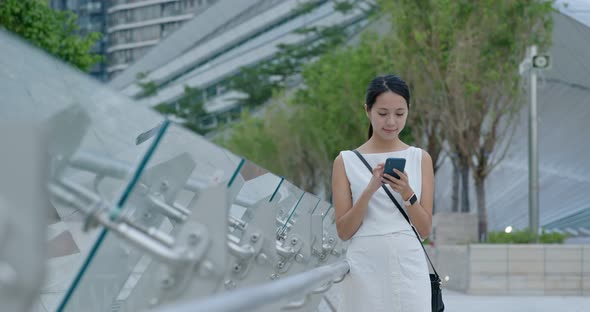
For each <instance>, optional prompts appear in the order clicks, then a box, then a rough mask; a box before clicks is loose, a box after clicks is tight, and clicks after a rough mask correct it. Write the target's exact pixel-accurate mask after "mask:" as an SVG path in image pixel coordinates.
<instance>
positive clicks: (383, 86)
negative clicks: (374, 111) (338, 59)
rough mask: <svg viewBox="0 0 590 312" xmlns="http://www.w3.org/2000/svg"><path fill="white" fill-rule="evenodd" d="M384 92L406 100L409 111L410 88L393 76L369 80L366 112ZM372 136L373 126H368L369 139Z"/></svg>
mask: <svg viewBox="0 0 590 312" xmlns="http://www.w3.org/2000/svg"><path fill="white" fill-rule="evenodd" d="M385 92H393V93H395V94H397V95H399V96H401V97H403V98H404V99H405V100H406V104H407V105H408V109H410V88H408V85H407V84H406V82H405V81H403V80H402V79H401V78H399V77H398V76H395V75H383V76H377V77H375V78H373V80H371V82H370V83H369V87H368V88H367V95H366V97H365V104H367V110H371V108H373V104H375V101H376V100H377V97H378V96H379V95H381V94H383V93H385ZM372 135H373V126H372V125H371V124H369V139H370V138H371V136H372Z"/></svg>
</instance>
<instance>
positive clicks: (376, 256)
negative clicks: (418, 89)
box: [332, 75, 434, 312]
mask: <svg viewBox="0 0 590 312" xmlns="http://www.w3.org/2000/svg"><path fill="white" fill-rule="evenodd" d="M365 111H366V114H367V117H368V118H369V120H370V123H371V126H370V128H369V139H368V141H366V142H365V143H364V144H363V145H361V146H359V147H358V148H357V151H358V152H360V153H361V154H362V155H363V157H364V158H365V159H366V160H367V162H368V163H369V164H370V165H371V167H372V168H373V170H372V171H373V172H372V175H371V172H370V171H369V170H368V169H367V167H366V166H365V165H364V164H363V162H362V161H361V160H360V158H359V157H357V155H355V154H354V153H353V152H352V151H343V152H341V153H340V155H338V157H337V158H336V159H335V160H334V168H333V173H332V192H333V202H334V208H335V213H336V228H337V230H338V236H340V238H341V239H342V240H345V241H346V240H350V244H349V247H348V251H347V260H348V261H349V263H350V274H349V275H348V276H347V277H346V278H345V280H344V282H343V285H342V294H341V302H340V307H339V309H338V311H339V312H341V311H372V312H378V311H388V312H390V311H400V312H427V311H428V312H430V310H431V303H430V300H431V292H430V280H429V276H428V267H427V264H426V260H425V256H424V251H423V250H422V248H421V246H420V242H419V241H418V239H416V235H415V234H414V232H413V231H412V229H411V227H410V225H409V223H408V222H407V221H406V219H404V217H403V215H402V214H401V213H400V211H399V210H398V208H397V207H396V206H395V205H394V203H393V202H392V200H391V199H390V198H389V197H388V195H387V194H386V192H385V191H384V190H383V189H382V187H381V186H382V185H383V184H385V185H386V187H387V188H390V192H391V193H392V194H393V195H394V197H395V198H396V199H397V201H398V202H399V203H400V204H402V205H405V211H406V213H407V214H408V216H409V217H410V220H411V222H412V224H413V225H414V227H415V228H416V230H417V231H418V233H419V234H420V236H421V237H422V238H426V237H427V236H428V234H429V233H430V229H431V225H432V201H433V193H434V170H433V166H432V159H431V158H430V155H428V153H426V152H425V151H423V150H421V149H419V148H416V147H413V146H409V145H407V144H406V143H404V142H402V141H401V140H400V138H399V134H400V133H401V131H402V130H403V129H404V126H405V124H406V121H407V118H408V113H409V111H410V91H409V89H408V86H407V85H406V83H405V82H404V81H403V80H401V79H400V78H398V77H396V76H393V75H385V76H379V77H376V78H375V79H373V80H372V81H371V83H370V84H369V87H368V89H367V94H366V101H365ZM389 157H395V158H405V159H406V165H405V170H404V172H400V171H398V170H395V172H396V173H397V174H398V175H399V176H400V179H396V178H395V177H393V176H391V175H388V174H384V172H383V169H384V163H385V160H386V159H387V158H389ZM414 194H415V196H416V199H417V200H414V198H413V197H414ZM410 199H411V201H410ZM412 202H413V203H412Z"/></svg>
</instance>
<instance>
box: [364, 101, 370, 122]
mask: <svg viewBox="0 0 590 312" xmlns="http://www.w3.org/2000/svg"><path fill="white" fill-rule="evenodd" d="M365 113H366V114H367V117H368V118H369V120H371V114H370V111H369V106H368V105H367V104H365Z"/></svg>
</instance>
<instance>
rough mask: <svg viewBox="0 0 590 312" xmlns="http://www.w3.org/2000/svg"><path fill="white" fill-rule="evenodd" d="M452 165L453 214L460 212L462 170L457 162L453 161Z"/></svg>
mask: <svg viewBox="0 0 590 312" xmlns="http://www.w3.org/2000/svg"><path fill="white" fill-rule="evenodd" d="M451 163H452V164H453V190H452V193H451V209H452V210H451V211H452V212H459V180H460V174H461V172H460V170H459V164H458V163H457V160H455V159H451Z"/></svg>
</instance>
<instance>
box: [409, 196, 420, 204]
mask: <svg viewBox="0 0 590 312" xmlns="http://www.w3.org/2000/svg"><path fill="white" fill-rule="evenodd" d="M417 200H418V197H416V194H414V195H412V197H410V200H409V202H410V204H412V205H413V204H414V203H416V201H417Z"/></svg>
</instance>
